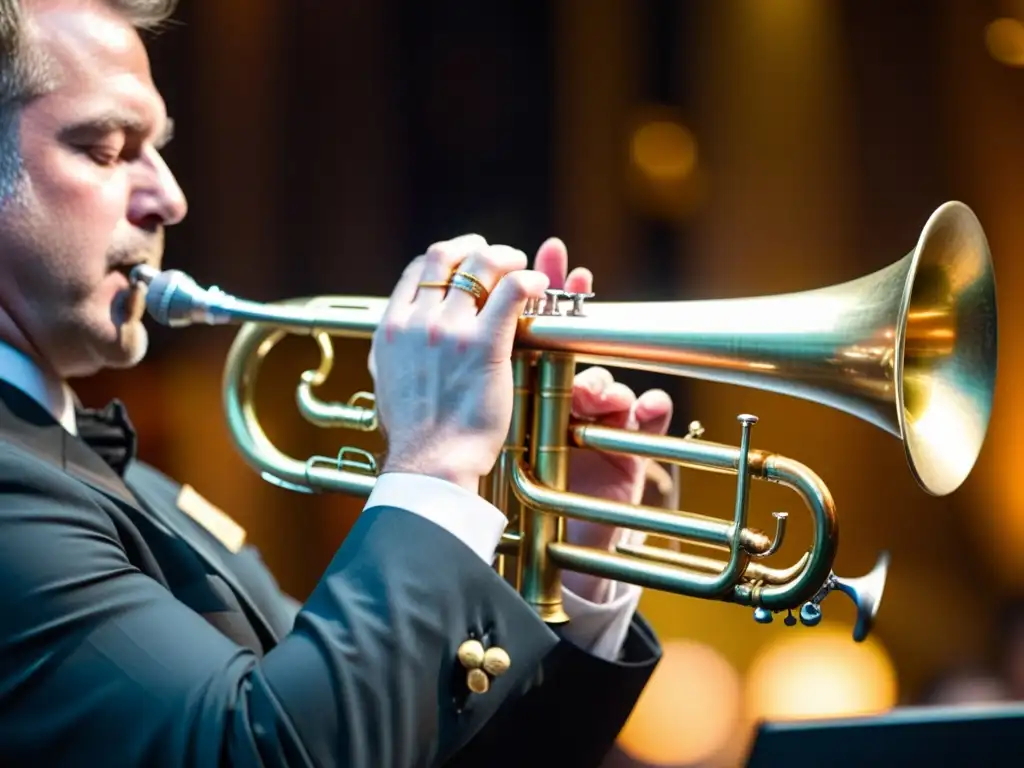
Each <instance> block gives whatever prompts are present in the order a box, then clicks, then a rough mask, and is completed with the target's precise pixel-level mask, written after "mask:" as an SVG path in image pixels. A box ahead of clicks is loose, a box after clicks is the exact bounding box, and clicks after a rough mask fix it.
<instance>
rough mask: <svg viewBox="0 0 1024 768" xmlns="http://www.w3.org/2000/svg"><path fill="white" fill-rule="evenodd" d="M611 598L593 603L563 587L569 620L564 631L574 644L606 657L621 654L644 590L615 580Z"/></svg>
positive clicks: (563, 601)
mask: <svg viewBox="0 0 1024 768" xmlns="http://www.w3.org/2000/svg"><path fill="white" fill-rule="evenodd" d="M609 588H610V594H609V595H608V600H607V601H606V602H603V603H592V602H590V601H589V600H584V599H583V598H582V597H579V596H578V595H576V594H574V593H573V592H570V591H569V590H568V589H565V588H564V587H563V588H562V605H563V606H564V608H565V612H566V613H567V614H569V623H568V624H566V625H565V629H564V630H562V634H563V635H564V636H565V637H566V638H567V639H568V640H570V641H571V642H572V643H574V644H575V645H578V646H579V647H580V648H584V649H586V650H587V651H589V652H590V653H592V654H593V655H594V656H597V657H598V658H601V659H604V660H606V661H615V660H616V659H618V658H619V653H620V652H621V651H622V645H623V643H625V642H626V634H627V633H628V632H629V625H630V624H631V623H632V621H633V616H634V614H636V609H637V606H638V605H639V604H640V595H641V594H642V593H643V590H642V589H641V588H640V587H638V586H637V585H636V584H626V583H624V582H620V581H613V582H612V583H611V584H610V587H609Z"/></svg>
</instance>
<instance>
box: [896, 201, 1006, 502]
mask: <svg viewBox="0 0 1024 768" xmlns="http://www.w3.org/2000/svg"><path fill="white" fill-rule="evenodd" d="M905 261H907V262H908V263H907V265H906V267H905V268H906V277H905V288H904V290H903V295H902V301H901V304H900V310H899V318H898V321H897V323H896V331H897V335H896V348H895V353H896V359H895V362H896V366H895V393H896V398H897V399H896V415H897V417H898V420H899V421H898V423H899V432H898V433H897V435H898V436H899V437H901V438H902V439H903V446H904V450H905V452H906V456H907V460H908V462H909V464H910V469H911V472H913V474H914V477H915V478H916V479H917V481H918V483H919V484H920V485H921V487H922V488H924V489H925V490H926V491H928V492H929V493H932V494H934V495H937V496H942V495H945V494H948V493H951V492H952V491H954V490H956V488H957V487H959V486H960V484H961V483H963V481H964V480H965V479H966V478H967V476H968V475H969V474H970V472H971V470H972V469H973V467H974V464H975V461H976V460H977V458H978V454H979V453H980V452H981V448H982V446H983V444H984V441H985V434H986V432H987V430H988V424H989V419H990V417H991V414H992V397H993V393H994V391H995V379H996V368H997V341H998V337H997V327H996V288H995V275H994V272H993V268H992V260H991V256H990V254H989V248H988V243H987V241H986V238H985V234H984V232H983V231H982V228H981V225H980V224H979V223H978V220H977V219H976V218H975V216H974V214H973V213H972V212H971V211H970V209H969V208H967V207H966V206H964V205H962V204H959V203H947V204H946V205H943V206H942V207H941V208H939V209H938V210H937V211H935V213H933V214H932V216H931V217H930V218H929V220H928V223H927V224H926V225H925V227H924V229H923V230H922V232H921V236H920V238H919V240H918V244H917V247H916V248H915V249H914V251H913V252H912V253H911V254H910V255H909V256H908V257H907V258H906V259H905Z"/></svg>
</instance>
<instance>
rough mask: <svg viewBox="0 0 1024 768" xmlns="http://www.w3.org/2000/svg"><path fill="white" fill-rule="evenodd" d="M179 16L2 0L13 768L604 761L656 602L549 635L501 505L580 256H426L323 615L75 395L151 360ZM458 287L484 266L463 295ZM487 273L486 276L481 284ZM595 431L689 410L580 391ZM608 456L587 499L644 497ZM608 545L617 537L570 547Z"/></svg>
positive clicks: (651, 651) (398, 303) (106, 416)
mask: <svg viewBox="0 0 1024 768" xmlns="http://www.w3.org/2000/svg"><path fill="white" fill-rule="evenodd" d="M173 6H174V0H0V340H2V343H0V531H2V535H0V762H2V763H3V764H4V765H39V766H68V765H89V766H91V765H104V766H108V768H113V767H116V766H211V767H212V766H220V765H233V766H313V765H316V766H373V767H374V768H384V767H386V766H422V765H433V764H451V765H454V764H458V765H473V766H482V765H487V766H498V765H510V766H511V765H515V766H524V765H559V766H569V765H572V766H577V765H578V766H592V765H597V764H598V763H599V762H600V760H601V757H602V755H603V754H604V753H605V752H606V751H607V750H608V748H609V747H610V746H611V744H612V742H613V740H614V738H615V736H616V734H617V733H618V731H619V729H620V727H621V726H622V724H623V723H624V721H625V719H626V717H627V716H628V713H629V712H630V710H631V708H632V706H633V705H634V703H635V701H636V699H637V696H638V695H639V693H640V691H641V690H642V689H643V687H644V685H645V683H646V681H647V679H648V677H649V675H650V674H651V672H652V670H653V668H654V666H655V664H656V662H657V660H658V658H659V655H660V649H659V646H658V643H657V640H656V638H655V637H654V636H653V633H652V632H651V630H650V628H649V627H648V626H647V625H646V624H645V623H644V622H643V620H642V619H641V618H640V617H639V616H638V615H637V614H636V606H637V601H638V598H639V592H638V590H637V589H636V588H635V587H631V586H628V585H623V584H618V583H608V582H605V581H602V580H598V579H593V578H590V577H583V576H575V575H571V574H570V575H567V579H566V589H565V591H564V598H565V605H566V609H567V611H568V613H569V614H570V616H571V617H572V621H570V622H569V623H568V624H567V625H561V626H548V625H546V624H544V623H543V622H542V621H540V620H539V619H538V617H537V616H536V615H535V613H534V612H533V611H532V610H531V609H530V608H529V607H528V606H527V605H526V604H525V602H524V601H522V600H521V599H520V597H519V596H518V595H517V594H516V593H515V592H514V590H512V589H511V588H510V587H509V586H508V585H507V584H506V583H505V582H504V581H503V580H502V579H501V578H500V577H499V576H498V575H497V574H496V573H495V571H494V569H493V568H492V567H491V564H492V559H493V556H494V552H495V547H496V545H497V542H498V539H499V537H500V535H501V532H502V529H503V527H504V525H505V524H506V521H505V519H504V518H503V516H502V515H501V513H500V512H499V511H498V510H497V509H495V508H494V507H492V506H490V505H489V504H487V503H485V502H484V501H483V500H482V499H480V498H479V496H478V495H477V494H476V489H477V481H478V479H479V478H480V476H481V475H483V474H484V473H485V472H487V471H488V470H489V468H490V467H491V465H492V463H493V461H494V460H495V458H496V456H497V453H498V449H499V447H500V445H501V443H502V440H503V438H504V436H505V431H506V428H507V426H508V423H509V416H510V407H511V386H510V363H509V357H510V352H511V344H512V337H513V335H514V330H515V324H516V318H517V316H518V315H519V314H520V312H521V310H522V308H523V306H524V304H525V302H526V301H527V300H528V299H529V298H530V297H534V296H538V295H539V294H540V293H541V292H542V291H543V290H544V288H545V287H546V286H547V285H549V284H552V283H553V284H556V285H560V284H565V285H567V287H570V288H574V289H582V290H588V289H589V287H590V281H591V278H590V275H589V274H588V273H587V272H586V271H583V270H576V271H574V272H573V273H571V274H568V275H567V274H566V272H567V266H566V263H567V256H566V253H565V248H564V246H563V245H562V244H561V243H560V242H558V241H550V242H548V243H546V244H545V245H544V246H543V247H542V248H541V250H540V252H539V253H538V254H537V255H536V259H535V263H534V269H527V267H528V263H527V259H526V257H525V255H524V254H523V253H521V252H519V251H516V250H514V249H512V248H508V247H503V246H496V245H490V244H488V243H486V242H485V241H484V240H483V238H480V237H477V236H472V235H471V236H465V237H461V238H456V239H454V240H450V241H447V242H442V243H438V244H436V245H434V246H433V247H431V248H430V249H429V250H428V251H427V253H426V254H425V256H424V257H422V258H419V259H417V260H415V261H413V262H412V264H411V265H410V266H409V268H408V269H407V270H406V271H405V273H404V274H403V276H402V278H401V280H400V281H399V283H398V285H397V287H396V288H395V290H394V293H393V294H392V296H391V298H390V302H389V304H388V308H387V314H386V318H385V319H384V321H383V322H382V323H381V326H380V329H379V331H378V333H377V334H376V336H375V338H374V343H373V351H372V358H371V367H372V371H373V375H374V379H375V387H376V392H377V394H378V405H379V410H380V417H381V422H382V426H383V428H384V429H385V430H386V433H387V437H388V445H389V452H388V456H387V460H386V462H385V463H384V465H383V474H382V475H381V477H380V478H379V480H378V481H377V483H376V486H375V489H374V491H373V494H372V495H371V496H370V498H369V500H368V502H367V504H366V507H365V509H364V511H363V512H362V514H361V516H360V517H359V519H358V521H357V523H356V525H355V526H354V528H353V530H352V531H351V533H350V535H349V536H348V537H347V539H346V540H345V542H344V543H343V544H342V546H341V548H340V549H339V551H338V552H337V554H336V556H335V557H334V559H333V560H332V562H331V563H330V565H329V566H328V568H327V569H326V571H325V572H324V574H323V575H322V578H321V579H320V581H319V583H318V584H317V586H316V587H315V589H314V591H313V593H312V594H311V595H310V597H309V599H308V600H307V601H306V602H305V603H304V604H302V605H301V606H300V605H298V604H297V603H296V602H295V601H293V600H291V599H290V598H288V596H287V595H284V594H283V593H282V592H281V590H280V589H279V587H278V585H277V584H276V583H275V581H274V579H273V577H272V575H271V574H270V573H268V571H267V570H266V569H265V567H264V566H263V565H262V564H261V562H260V559H259V556H258V554H257V553H256V552H255V551H254V550H253V549H252V548H251V547H248V546H245V545H244V544H243V543H242V542H241V541H240V540H239V539H238V538H237V537H234V536H233V535H232V533H231V531H232V527H231V525H230V520H225V518H224V517H223V516H222V515H223V513H222V512H221V511H220V510H216V509H215V508H213V507H212V505H210V504H209V503H208V502H206V501H205V500H204V499H203V498H202V496H201V495H200V494H199V493H197V492H196V491H195V490H193V489H190V488H188V487H183V486H181V485H180V484H178V483H177V482H175V481H174V480H172V479H170V478H168V477H166V476H165V475H163V474H161V473H160V472H159V471H157V470H156V469H155V468H153V467H150V466H147V465H146V464H144V463H142V462H140V461H138V460H137V459H136V458H135V434H134V432H133V429H132V427H131V424H130V421H129V419H128V417H127V414H126V413H125V411H124V408H123V407H122V406H121V405H120V404H119V403H118V402H116V401H115V402H113V403H111V404H110V405H109V406H107V407H105V408H102V409H99V410H89V409H86V408H85V407H83V406H82V405H81V404H80V403H78V402H77V401H76V399H75V397H74V394H73V392H72V391H71V389H70V388H69V386H68V384H67V381H68V380H69V379H71V378H74V377H84V376H89V375H91V374H93V373H95V372H97V371H99V370H101V369H104V368H108V369H109V368H127V367H129V366H134V365H136V364H138V363H139V362H141V361H142V360H143V358H144V355H145V352H146V349H147V337H146V329H145V327H144V325H143V323H142V315H143V295H142V292H141V290H142V289H131V288H130V286H129V282H128V280H127V279H126V276H125V275H126V272H127V271H128V270H129V269H130V268H131V267H132V266H133V265H136V264H140V263H144V264H148V265H151V266H154V267H159V265H160V264H161V259H162V239H163V232H164V229H165V227H168V226H172V225H174V224H176V223H177V222H179V221H181V220H182V218H183V217H184V216H185V214H186V202H185V198H184V196H183V194H182V192H181V190H180V189H179V187H178V186H177V184H176V182H175V179H174V177H173V175H172V173H171V171H170V170H169V169H168V167H167V166H166V165H165V164H164V162H163V160H162V159H161V156H160V148H161V145H162V142H163V141H164V140H165V139H166V133H167V128H168V120H167V117H166V115H165V111H164V104H163V102H162V100H161V99H160V96H159V94H158V92H157V90H156V88H155V86H154V84H153V83H152V81H151V78H150V72H149V64H148V60H147V56H146V52H145V49H144V46H143V44H142V41H141V39H140V37H139V35H138V33H137V28H138V27H140V26H144V25H146V24H151V23H155V22H158V21H160V20H161V19H165V18H166V17H167V16H168V15H169V14H170V13H171V12H172V10H173ZM456 273H461V274H460V275H459V276H455V275H456ZM460 281H461V282H460ZM573 397H574V406H575V408H576V410H577V412H578V413H579V414H580V415H582V416H585V417H591V418H596V419H598V420H603V421H606V422H607V423H611V424H616V425H619V426H628V427H631V428H639V429H646V430H651V431H654V432H663V431H664V430H665V428H666V426H667V422H668V418H669V415H670V410H671V403H670V401H669V400H668V398H667V396H665V395H664V393H660V392H651V393H646V394H644V395H643V396H642V397H640V398H637V397H635V396H634V395H633V393H632V392H630V391H629V390H628V389H627V388H626V387H624V386H623V385H622V384H620V383H616V382H614V381H613V380H612V378H611V376H610V375H609V374H608V373H607V372H606V371H602V370H598V369H592V370H591V371H588V372H586V373H585V374H581V375H580V376H579V377H578V379H577V383H576V388H575V391H574V395H573ZM642 479H643V471H642V466H641V465H640V464H639V463H638V462H636V461H632V460H625V459H613V458H611V457H605V456H597V455H588V456H587V457H585V458H582V459H580V460H579V461H576V462H575V463H574V464H573V466H572V470H571V485H572V487H573V489H574V490H577V491H579V492H581V493H588V494H591V495H600V496H603V497H605V498H614V499H618V500H626V501H633V502H635V501H637V500H638V499H639V497H640V493H641V492H642V484H643V483H642ZM569 534H570V538H572V539H574V540H576V541H580V542H583V543H587V544H590V545H594V546H602V547H610V546H611V545H612V543H613V541H614V540H615V538H616V537H618V536H619V535H620V534H619V532H617V531H610V530H607V529H603V528H597V527H593V526H574V527H572V528H571V529H570V532H569Z"/></svg>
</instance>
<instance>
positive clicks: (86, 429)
mask: <svg viewBox="0 0 1024 768" xmlns="http://www.w3.org/2000/svg"><path fill="white" fill-rule="evenodd" d="M75 416H76V419H77V421H78V436H79V437H80V438H81V439H82V440H83V441H84V442H85V443H86V444H87V445H88V446H89V447H90V448H92V449H93V450H94V451H96V453H98V454H99V455H100V457H101V458H102V459H103V460H104V461H105V462H106V463H107V464H109V465H110V467H111V469H113V470H114V471H115V472H117V474H119V475H122V476H123V475H124V471H125V469H126V468H127V467H128V464H130V463H131V461H132V460H133V459H134V458H135V451H136V448H137V445H138V437H137V435H136V433H135V427H133V426H132V422H131V420H130V419H129V418H128V409H127V408H125V407H124V403H122V402H121V401H120V400H111V401H110V402H109V403H108V404H107V405H106V407H104V408H101V409H96V410H94V409H89V408H81V407H79V408H76V409H75Z"/></svg>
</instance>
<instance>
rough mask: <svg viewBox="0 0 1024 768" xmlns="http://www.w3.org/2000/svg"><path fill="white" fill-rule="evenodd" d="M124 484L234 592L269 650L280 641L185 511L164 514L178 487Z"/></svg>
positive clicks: (146, 483)
mask: <svg viewBox="0 0 1024 768" xmlns="http://www.w3.org/2000/svg"><path fill="white" fill-rule="evenodd" d="M126 484H127V485H128V487H129V488H131V489H132V490H133V491H134V492H135V493H134V498H136V499H137V500H138V501H137V505H138V506H140V507H141V509H142V510H143V511H144V512H145V513H146V514H147V515H148V516H149V517H150V518H151V519H154V520H156V521H158V522H159V523H160V524H161V525H163V526H164V527H165V528H167V529H168V530H170V531H171V532H172V533H174V534H175V535H176V536H178V537H179V538H181V539H183V540H185V541H187V542H188V544H189V546H191V547H192V549H194V550H195V551H196V553H197V554H198V555H199V557H201V558H202V559H203V561H204V562H205V563H206V564H207V565H208V566H209V567H210V569H211V570H212V571H213V572H214V573H216V574H217V575H218V576H220V577H221V578H222V579H224V581H225V582H227V584H228V585H229V586H230V587H231V589H232V590H234V592H235V594H236V595H237V597H238V600H239V602H240V603H241V604H242V605H243V606H245V609H246V611H247V612H248V613H249V616H250V617H251V619H252V622H253V624H254V625H255V626H256V628H257V632H259V633H261V634H262V636H263V638H264V641H265V642H266V643H267V645H268V649H269V647H270V646H272V645H274V644H276V643H277V642H278V640H279V638H278V636H277V633H276V632H275V631H274V626H273V624H271V622H270V621H269V620H268V619H267V617H266V616H265V615H264V614H263V611H261V610H260V608H259V606H258V605H257V603H256V601H255V600H254V599H253V596H252V595H251V594H249V591H248V590H247V589H245V588H244V587H243V586H242V583H241V582H240V581H239V580H238V578H237V577H236V576H235V573H234V571H233V570H231V568H229V567H228V564H227V562H226V561H225V559H224V557H223V554H222V553H221V551H220V550H218V549H217V548H216V547H215V546H214V544H213V541H212V540H210V539H207V538H206V537H204V536H202V535H200V534H199V533H198V532H197V531H196V530H194V529H192V527H191V523H190V521H189V519H188V518H187V517H186V516H185V513H184V512H180V514H170V513H169V512H168V511H165V510H170V509H174V508H177V494H178V492H179V490H180V486H178V485H177V484H174V485H173V487H170V484H169V483H168V484H167V485H168V488H166V489H163V490H166V494H164V493H162V492H161V489H158V488H154V487H151V486H152V485H153V483H152V482H145V481H143V482H139V483H136V482H134V481H131V480H126Z"/></svg>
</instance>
